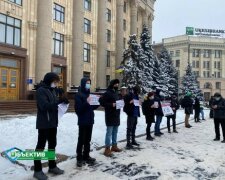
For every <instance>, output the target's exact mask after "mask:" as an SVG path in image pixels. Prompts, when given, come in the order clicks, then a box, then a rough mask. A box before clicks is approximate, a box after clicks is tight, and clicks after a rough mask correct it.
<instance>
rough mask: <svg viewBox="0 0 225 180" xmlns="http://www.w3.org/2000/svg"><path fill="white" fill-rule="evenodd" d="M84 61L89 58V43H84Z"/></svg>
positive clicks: (87, 60)
mask: <svg viewBox="0 0 225 180" xmlns="http://www.w3.org/2000/svg"><path fill="white" fill-rule="evenodd" d="M83 59H84V62H90V59H91V45H90V44H88V43H84V55H83Z"/></svg>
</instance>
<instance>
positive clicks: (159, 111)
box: [154, 89, 163, 136]
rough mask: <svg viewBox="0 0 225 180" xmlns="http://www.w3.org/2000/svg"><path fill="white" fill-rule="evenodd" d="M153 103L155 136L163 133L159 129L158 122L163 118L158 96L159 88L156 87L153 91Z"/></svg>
mask: <svg viewBox="0 0 225 180" xmlns="http://www.w3.org/2000/svg"><path fill="white" fill-rule="evenodd" d="M154 101H155V103H157V106H158V107H156V110H155V115H156V123H155V136H161V135H163V133H162V132H161V131H160V124H161V122H162V118H163V111H162V105H161V96H160V90H159V89H157V90H156V93H155V99H154Z"/></svg>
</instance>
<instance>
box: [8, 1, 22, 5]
mask: <svg viewBox="0 0 225 180" xmlns="http://www.w3.org/2000/svg"><path fill="white" fill-rule="evenodd" d="M9 1H10V2H13V3H15V4H18V5H20V6H21V5H22V0H9Z"/></svg>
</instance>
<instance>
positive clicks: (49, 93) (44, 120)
mask: <svg viewBox="0 0 225 180" xmlns="http://www.w3.org/2000/svg"><path fill="white" fill-rule="evenodd" d="M59 81H60V79H59V76H58V75H57V74H55V73H53V72H49V73H47V74H46V75H45V76H44V80H43V81H42V82H41V83H40V84H39V85H38V86H37V91H36V96H37V120H36V129H38V142H37V146H36V149H35V151H43V150H44V148H45V145H46V142H47V141H48V150H49V151H55V148H56V144H57V138H56V137H57V127H58V105H59V104H60V103H65V104H68V103H69V101H68V100H67V98H66V97H65V96H62V95H60V98H59V94H58V93H57V92H58V90H57V85H58V82H59ZM48 166H49V173H52V174H54V175H60V174H63V173H64V171H63V170H61V169H59V168H58V167H57V166H56V161H55V160H49V162H48ZM34 178H36V179H39V180H45V179H48V176H46V175H45V174H44V172H43V171H42V164H41V161H40V160H35V161H34Z"/></svg>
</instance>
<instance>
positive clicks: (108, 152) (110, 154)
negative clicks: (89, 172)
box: [104, 147, 112, 157]
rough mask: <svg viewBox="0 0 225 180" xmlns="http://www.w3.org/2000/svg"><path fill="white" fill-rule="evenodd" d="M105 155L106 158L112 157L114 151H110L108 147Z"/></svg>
mask: <svg viewBox="0 0 225 180" xmlns="http://www.w3.org/2000/svg"><path fill="white" fill-rule="evenodd" d="M104 155H105V156H106V157H111V156H112V151H111V150H110V147H106V148H105V152H104Z"/></svg>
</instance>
